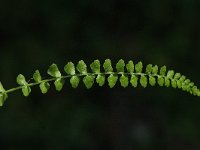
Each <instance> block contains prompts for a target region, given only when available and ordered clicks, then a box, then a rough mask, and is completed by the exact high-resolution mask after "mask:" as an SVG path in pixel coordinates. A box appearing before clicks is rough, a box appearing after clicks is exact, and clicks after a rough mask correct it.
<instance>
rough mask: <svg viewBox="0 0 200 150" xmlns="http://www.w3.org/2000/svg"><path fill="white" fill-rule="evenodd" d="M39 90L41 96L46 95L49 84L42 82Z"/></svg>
mask: <svg viewBox="0 0 200 150" xmlns="http://www.w3.org/2000/svg"><path fill="white" fill-rule="evenodd" d="M39 87H40V90H41V92H42V93H43V94H46V93H47V92H48V90H49V88H50V84H49V83H48V82H42V83H40V85H39Z"/></svg>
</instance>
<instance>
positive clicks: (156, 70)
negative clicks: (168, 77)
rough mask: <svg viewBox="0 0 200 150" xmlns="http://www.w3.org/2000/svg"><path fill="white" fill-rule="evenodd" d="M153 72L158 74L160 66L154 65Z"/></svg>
mask: <svg viewBox="0 0 200 150" xmlns="http://www.w3.org/2000/svg"><path fill="white" fill-rule="evenodd" d="M152 74H155V75H156V74H158V66H157V65H155V66H153V67H152Z"/></svg>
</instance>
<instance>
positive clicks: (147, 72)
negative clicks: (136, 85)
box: [146, 64, 153, 74]
mask: <svg viewBox="0 0 200 150" xmlns="http://www.w3.org/2000/svg"><path fill="white" fill-rule="evenodd" d="M152 68H153V65H152V64H148V65H147V66H146V74H151V72H152Z"/></svg>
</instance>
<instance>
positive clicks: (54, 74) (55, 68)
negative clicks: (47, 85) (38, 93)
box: [47, 64, 61, 78]
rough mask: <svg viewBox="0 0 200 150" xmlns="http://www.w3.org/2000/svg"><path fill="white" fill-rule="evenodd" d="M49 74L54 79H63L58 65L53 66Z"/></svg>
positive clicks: (48, 71)
mask: <svg viewBox="0 0 200 150" xmlns="http://www.w3.org/2000/svg"><path fill="white" fill-rule="evenodd" d="M47 73H48V74H49V75H50V76H52V77H56V78H59V77H61V73H60V71H59V69H58V66H57V65H56V64H52V65H51V66H50V67H49V69H48V70H47Z"/></svg>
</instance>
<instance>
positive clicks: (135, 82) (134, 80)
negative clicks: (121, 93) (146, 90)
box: [130, 75, 138, 88]
mask: <svg viewBox="0 0 200 150" xmlns="http://www.w3.org/2000/svg"><path fill="white" fill-rule="evenodd" d="M130 83H131V85H132V86H133V87H135V88H136V87H137V85H138V77H137V76H136V75H131V80H130Z"/></svg>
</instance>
